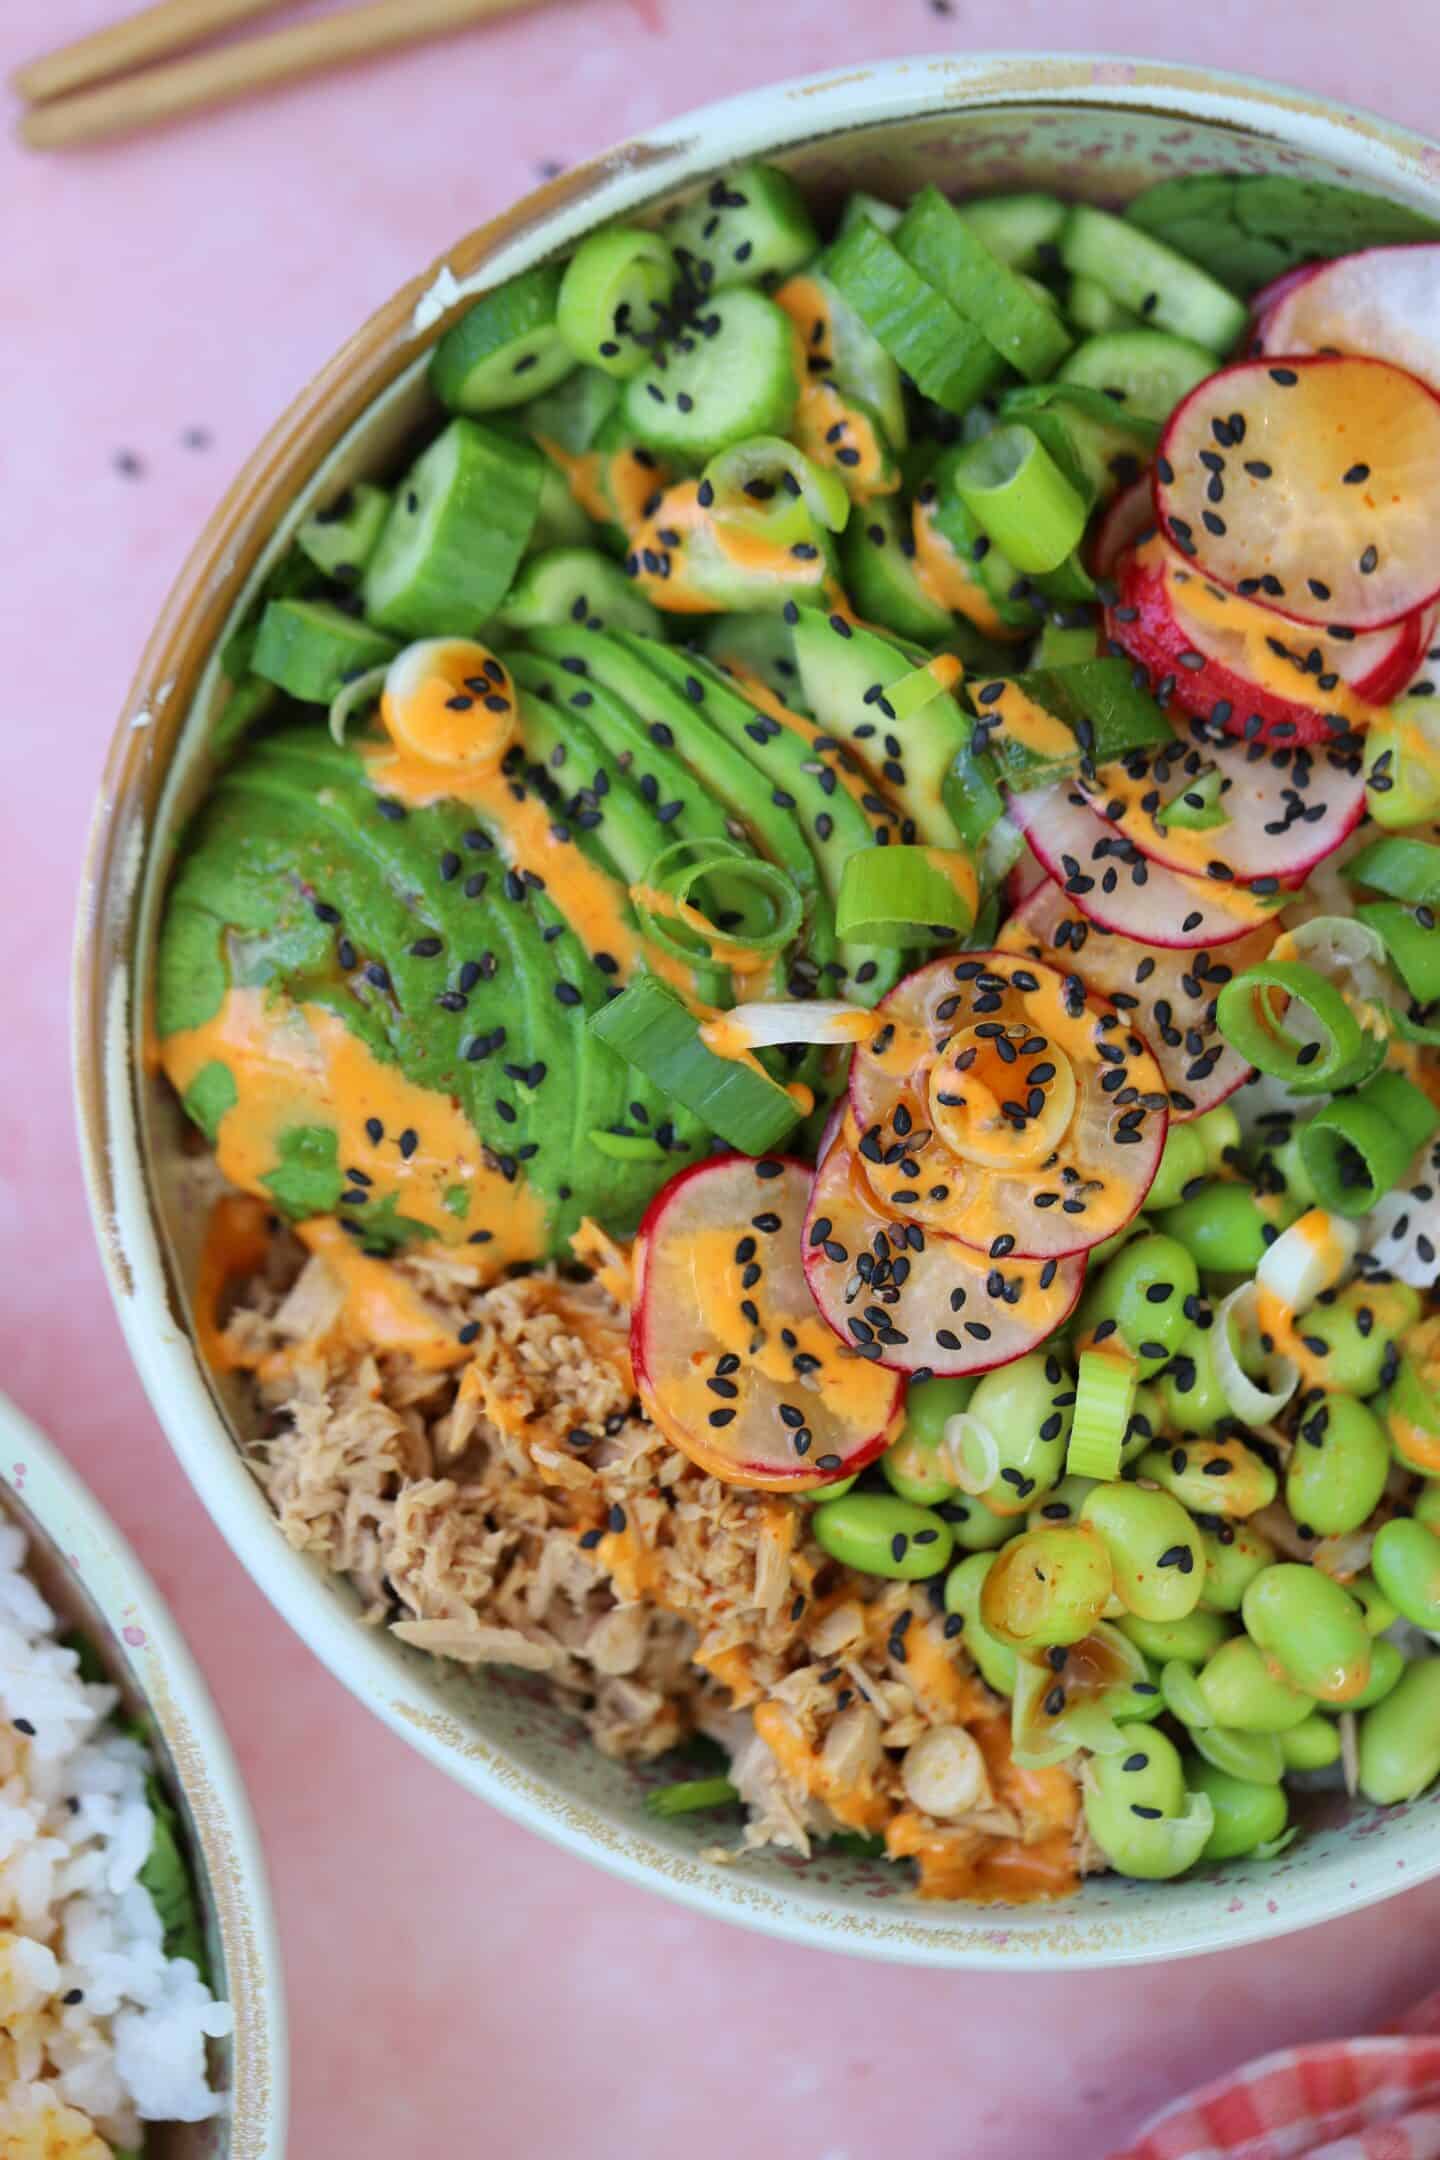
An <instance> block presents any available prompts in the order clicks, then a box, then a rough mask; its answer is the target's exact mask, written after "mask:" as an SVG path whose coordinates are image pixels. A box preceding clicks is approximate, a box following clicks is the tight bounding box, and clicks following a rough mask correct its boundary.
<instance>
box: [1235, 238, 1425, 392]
mask: <svg viewBox="0 0 1440 2160" xmlns="http://www.w3.org/2000/svg"><path fill="white" fill-rule="evenodd" d="M1417 255H1429V256H1432V257H1434V258H1435V259H1436V273H1437V281H1440V242H1437V241H1434V240H1400V241H1396V242H1395V243H1394V244H1393V245H1391V246H1388V247H1370V248H1353V249H1352V250H1351V251H1350V253H1349V254H1346V255H1335V256H1332V257H1331V258H1330V260H1329V261H1328V262H1320V263H1311V264H1307V265H1306V271H1307V274H1306V275H1305V276H1303V277H1301V276H1298V275H1295V274H1294V273H1292V274H1291V275H1290V277H1289V278H1288V279H1287V278H1276V279H1275V280H1274V283H1273V285H1270V286H1267V287H1266V288H1265V290H1266V292H1267V293H1270V294H1271V295H1272V297H1271V299H1270V300H1269V302H1268V304H1267V305H1266V306H1265V308H1264V310H1263V312H1262V311H1261V310H1260V308H1259V306H1258V302H1259V300H1260V299H1261V298H1263V295H1261V294H1257V295H1256V302H1257V306H1256V309H1255V314H1256V321H1255V330H1256V334H1257V338H1258V341H1259V342H1258V344H1257V348H1256V353H1255V355H1254V357H1258V358H1262V359H1279V358H1284V359H1304V358H1309V357H1311V356H1312V355H1318V354H1320V353H1322V352H1323V353H1328V352H1330V350H1331V348H1330V346H1329V345H1328V343H1327V344H1326V345H1324V346H1317V345H1313V344H1311V345H1305V346H1300V347H1298V348H1297V347H1296V346H1294V345H1293V344H1291V343H1289V342H1287V340H1289V339H1290V337H1291V335H1292V331H1293V329H1294V325H1293V323H1292V322H1291V321H1290V320H1288V319H1287V313H1286V310H1287V308H1288V307H1289V304H1290V303H1291V301H1293V299H1294V298H1295V295H1296V294H1297V293H1298V292H1299V291H1300V290H1301V288H1302V287H1304V286H1308V285H1312V284H1315V283H1317V282H1319V281H1320V280H1322V279H1323V280H1324V281H1325V282H1326V283H1331V284H1335V285H1338V286H1340V287H1341V288H1342V289H1343V287H1344V285H1345V283H1346V281H1347V280H1348V279H1349V278H1351V277H1352V276H1353V274H1354V272H1355V271H1356V269H1358V268H1360V267H1361V266H1362V265H1367V264H1368V265H1372V266H1374V265H1384V264H1387V263H1392V262H1393V263H1403V262H1405V261H1407V260H1409V259H1411V258H1413V257H1415V256H1417ZM1379 274H1381V275H1383V272H1381V273H1379ZM1352 297H1353V296H1352ZM1367 297H1369V298H1371V299H1372V304H1373V302H1374V298H1375V297H1376V296H1373V295H1367ZM1413 300H1414V295H1413V294H1407V295H1406V296H1405V304H1403V305H1397V304H1396V303H1395V298H1394V296H1393V295H1392V296H1391V305H1390V308H1389V312H1388V316H1382V326H1383V322H1384V321H1386V320H1388V322H1390V323H1391V324H1393V325H1394V326H1395V329H1396V332H1397V333H1398V334H1400V335H1402V336H1403V334H1404V331H1405V328H1406V326H1407V325H1410V324H1413V319H1414V313H1415V310H1414V307H1413ZM1334 313H1335V319H1336V322H1337V325H1338V324H1340V323H1342V322H1344V321H1345V320H1346V319H1347V317H1349V319H1351V320H1353V319H1354V310H1353V306H1352V307H1349V308H1347V307H1346V306H1345V305H1344V304H1343V303H1342V305H1340V306H1338V307H1336V308H1335V310H1334ZM1436 345H1437V352H1436V358H1437V363H1440V340H1437V341H1436ZM1334 349H1335V350H1336V351H1337V352H1339V353H1340V354H1342V355H1344V356H1345V357H1347V358H1351V359H1374V360H1388V361H1389V362H1390V364H1391V365H1392V366H1394V367H1399V368H1401V369H1403V370H1404V371H1405V372H1406V373H1407V374H1412V375H1414V376H1415V377H1416V379H1417V381H1419V382H1423V383H1424V384H1425V385H1426V387H1427V388H1428V389H1430V390H1440V376H1434V377H1432V376H1431V375H1430V374H1429V373H1428V372H1426V371H1424V370H1422V369H1420V368H1418V367H1415V366H1413V365H1412V364H1411V360H1410V358H1409V357H1408V356H1405V357H1402V356H1401V354H1400V353H1399V352H1396V353H1386V352H1380V351H1375V350H1370V349H1366V350H1364V351H1352V350H1350V349H1349V348H1347V347H1346V346H1345V345H1343V344H1342V345H1339V346H1337V347H1335V348H1334Z"/></svg>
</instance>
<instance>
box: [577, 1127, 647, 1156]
mask: <svg viewBox="0 0 1440 2160" xmlns="http://www.w3.org/2000/svg"><path fill="white" fill-rule="evenodd" d="M590 1145H591V1147H593V1148H594V1150H595V1152H596V1154H597V1155H608V1156H609V1157H610V1159H611V1161H612V1162H662V1161H663V1160H664V1157H665V1150H664V1148H662V1147H661V1145H660V1143H659V1141H658V1140H653V1139H652V1138H651V1137H650V1135H649V1133H619V1132H607V1131H606V1130H605V1128H604V1127H603V1126H600V1125H592V1126H591V1128H590Z"/></svg>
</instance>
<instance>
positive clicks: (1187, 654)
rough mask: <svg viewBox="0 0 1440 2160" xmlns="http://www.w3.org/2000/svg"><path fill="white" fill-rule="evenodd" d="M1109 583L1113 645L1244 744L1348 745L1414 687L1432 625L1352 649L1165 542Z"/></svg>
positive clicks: (1413, 619) (1359, 641) (1152, 543)
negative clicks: (1225, 582)
mask: <svg viewBox="0 0 1440 2160" xmlns="http://www.w3.org/2000/svg"><path fill="white" fill-rule="evenodd" d="M1114 577H1115V585H1116V589H1117V597H1116V599H1115V600H1114V601H1113V602H1112V604H1111V605H1110V606H1109V607H1108V608H1107V610H1106V614H1105V631H1106V635H1107V637H1109V638H1110V639H1112V640H1113V641H1114V643H1115V644H1117V645H1119V646H1120V647H1122V648H1123V650H1124V651H1125V652H1127V653H1128V654H1129V655H1130V657H1131V658H1132V659H1134V660H1137V661H1139V662H1140V663H1141V664H1142V665H1143V666H1144V667H1145V668H1147V669H1148V670H1149V672H1150V677H1151V681H1152V683H1153V684H1155V685H1156V687H1157V688H1158V687H1159V686H1160V685H1162V684H1163V686H1164V692H1165V696H1166V697H1167V699H1168V701H1169V703H1170V704H1171V705H1172V706H1178V707H1179V708H1180V710H1181V711H1182V712H1186V713H1191V714H1193V715H1194V716H1195V717H1196V718H1198V719H1203V720H1209V721H1212V722H1213V723H1214V724H1215V725H1216V726H1217V727H1219V728H1221V729H1223V731H1224V732H1225V733H1226V734H1227V735H1235V736H1243V737H1244V738H1245V739H1246V740H1247V741H1258V742H1265V743H1275V744H1277V745H1286V744H1288V745H1290V746H1292V747H1293V746H1295V745H1297V744H1311V743H1325V742H1339V741H1343V740H1344V739H1345V738H1346V737H1347V735H1348V734H1350V733H1351V732H1352V731H1353V730H1356V729H1359V728H1361V727H1364V726H1366V725H1368V723H1369V722H1370V721H1371V720H1372V719H1373V718H1374V710H1373V708H1374V707H1375V706H1376V705H1380V704H1385V703H1386V702H1388V700H1389V699H1391V698H1392V697H1395V696H1396V695H1397V694H1398V693H1399V692H1400V691H1401V690H1403V689H1404V687H1405V685H1406V684H1407V683H1408V682H1409V681H1410V680H1411V679H1412V677H1413V676H1414V674H1415V671H1416V669H1417V668H1418V667H1419V666H1420V664H1421V661H1422V660H1423V658H1424V655H1425V651H1426V647H1427V643H1428V640H1429V636H1430V633H1431V629H1432V626H1433V622H1434V616H1433V613H1432V612H1431V611H1429V610H1422V611H1420V612H1417V613H1416V614H1413V615H1407V616H1405V617H1404V618H1403V619H1402V620H1401V621H1400V622H1398V623H1395V624H1393V625H1392V626H1391V627H1390V628H1389V629H1386V630H1372V631H1368V632H1366V633H1364V634H1363V635H1357V636H1355V637H1353V638H1349V639H1341V638H1329V637H1325V636H1323V635H1320V634H1317V633H1316V632H1314V631H1312V630H1302V629H1300V628H1299V627H1298V626H1296V625H1291V624H1288V623H1285V622H1283V621H1281V620H1280V619H1279V617H1277V616H1276V615H1275V614H1274V613H1272V611H1271V610H1270V609H1269V608H1262V607H1258V606H1257V605H1256V604H1255V602H1254V601H1253V600H1242V599H1241V598H1240V597H1239V596H1238V595H1237V594H1235V593H1229V592H1226V591H1225V590H1224V589H1223V587H1221V586H1218V585H1212V584H1211V583H1210V582H1209V581H1208V580H1207V579H1205V578H1203V577H1201V576H1200V575H1199V573H1198V572H1197V571H1196V570H1194V569H1193V568H1192V567H1191V566H1190V565H1188V564H1187V563H1186V562H1185V560H1184V558H1183V557H1182V556H1180V555H1178V554H1177V553H1176V552H1175V550H1174V549H1173V548H1172V547H1170V546H1169V545H1168V543H1167V542H1166V540H1165V539H1164V536H1163V535H1161V534H1158V533H1157V534H1155V535H1154V536H1153V537H1152V538H1150V539H1148V540H1146V541H1145V542H1144V544H1143V545H1142V546H1140V547H1139V548H1138V549H1135V550H1132V551H1131V552H1130V553H1128V554H1126V555H1124V556H1122V558H1121V559H1120V561H1119V563H1118V564H1117V566H1116V569H1115V573H1114Z"/></svg>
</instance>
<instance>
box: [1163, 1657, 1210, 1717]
mask: <svg viewBox="0 0 1440 2160" xmlns="http://www.w3.org/2000/svg"><path fill="white" fill-rule="evenodd" d="M1160 1692H1161V1694H1162V1695H1163V1696H1164V1697H1165V1707H1166V1709H1167V1710H1168V1711H1169V1712H1170V1715H1171V1716H1172V1717H1174V1718H1178V1719H1179V1721H1180V1723H1181V1724H1182V1725H1185V1726H1188V1727H1189V1728H1190V1730H1191V1731H1192V1732H1199V1731H1202V1730H1203V1729H1204V1728H1205V1727H1206V1726H1208V1725H1213V1724H1214V1722H1215V1720H1214V1718H1212V1717H1211V1715H1210V1709H1209V1705H1208V1704H1207V1703H1206V1700H1205V1697H1204V1696H1203V1695H1202V1694H1201V1692H1200V1683H1199V1681H1198V1680H1197V1679H1196V1677H1195V1668H1194V1666H1193V1665H1185V1664H1182V1663H1181V1661H1180V1659H1179V1658H1171V1660H1170V1662H1169V1664H1168V1665H1162V1666H1161V1668H1160Z"/></svg>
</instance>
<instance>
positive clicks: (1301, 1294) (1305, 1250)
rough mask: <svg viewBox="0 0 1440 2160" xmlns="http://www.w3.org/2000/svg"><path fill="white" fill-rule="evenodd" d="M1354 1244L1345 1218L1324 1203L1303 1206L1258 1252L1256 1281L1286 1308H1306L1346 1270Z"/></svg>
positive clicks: (1354, 1237) (1354, 1233) (1355, 1236)
mask: <svg viewBox="0 0 1440 2160" xmlns="http://www.w3.org/2000/svg"><path fill="white" fill-rule="evenodd" d="M1359 1242H1360V1239H1359V1233H1358V1232H1357V1231H1355V1230H1353V1229H1352V1228H1351V1226H1350V1224H1349V1223H1348V1222H1344V1221H1342V1220H1341V1219H1340V1218H1339V1217H1338V1216H1336V1215H1331V1214H1327V1213H1326V1211H1325V1209H1324V1208H1323V1207H1314V1208H1307V1209H1306V1211H1305V1213H1304V1214H1303V1215H1301V1216H1299V1217H1298V1218H1297V1220H1296V1221H1294V1222H1293V1223H1291V1224H1290V1226H1289V1228H1288V1229H1286V1230H1282V1231H1281V1233H1280V1235H1279V1237H1277V1238H1276V1240H1275V1242H1274V1244H1273V1245H1269V1246H1267V1247H1266V1249H1265V1251H1264V1252H1263V1253H1262V1254H1261V1257H1260V1264H1259V1266H1258V1267H1257V1268H1256V1270H1255V1281H1256V1283H1257V1285H1258V1286H1259V1288H1260V1289H1261V1290H1264V1291H1267V1292H1268V1293H1269V1295H1270V1296H1271V1297H1274V1298H1278V1299H1279V1301H1280V1303H1281V1304H1282V1305H1283V1306H1284V1307H1285V1310H1286V1311H1287V1312H1289V1313H1302V1312H1307V1311H1308V1310H1309V1308H1310V1307H1311V1306H1312V1305H1313V1304H1314V1303H1315V1300H1316V1298H1318V1297H1319V1296H1320V1295H1321V1293H1322V1292H1323V1291H1326V1290H1333V1289H1334V1287H1335V1285H1336V1284H1337V1283H1338V1282H1340V1281H1341V1279H1342V1278H1343V1277H1344V1276H1345V1275H1346V1274H1347V1273H1348V1272H1349V1268H1350V1264H1351V1262H1352V1261H1353V1259H1354V1258H1355V1252H1356V1248H1357V1246H1358V1245H1359Z"/></svg>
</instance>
